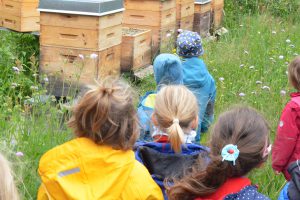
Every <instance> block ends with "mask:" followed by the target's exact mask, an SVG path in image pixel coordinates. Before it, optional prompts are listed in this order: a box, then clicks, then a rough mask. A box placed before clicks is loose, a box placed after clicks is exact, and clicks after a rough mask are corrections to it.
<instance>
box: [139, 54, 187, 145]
mask: <svg viewBox="0 0 300 200" xmlns="http://www.w3.org/2000/svg"><path fill="white" fill-rule="evenodd" d="M153 70H154V79H155V82H156V88H157V91H159V90H160V88H161V87H162V86H163V85H180V84H183V74H182V67H181V61H180V59H179V57H178V56H176V55H173V54H160V55H159V56H157V57H156V58H155V60H154V63H153ZM157 91H149V92H147V93H146V94H145V95H144V96H143V97H142V98H141V99H140V103H139V105H138V117H139V122H140V126H141V131H140V133H141V134H140V141H152V134H153V132H154V127H153V124H152V122H151V115H152V113H153V110H154V102H155V98H156V93H157Z"/></svg>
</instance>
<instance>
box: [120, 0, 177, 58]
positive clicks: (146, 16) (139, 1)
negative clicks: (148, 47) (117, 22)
mask: <svg viewBox="0 0 300 200" xmlns="http://www.w3.org/2000/svg"><path fill="white" fill-rule="evenodd" d="M124 5H125V8H126V10H125V12H124V20H123V22H124V23H123V27H130V28H141V29H150V30H151V31H152V55H153V56H154V55H155V54H156V53H157V52H159V51H160V49H161V47H162V46H166V45H165V43H166V40H165V37H166V35H167V36H168V35H169V33H170V32H172V34H173V33H174V32H175V29H176V0H165V1H160V0H125V4H124ZM161 42H162V44H161Z"/></svg>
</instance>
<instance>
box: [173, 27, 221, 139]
mask: <svg viewBox="0 0 300 200" xmlns="http://www.w3.org/2000/svg"><path fill="white" fill-rule="evenodd" d="M203 52H204V51H203V48H202V44H201V37H200V36H199V35H198V34H197V33H195V32H191V31H183V32H182V33H180V35H179V36H178V38H177V54H178V55H179V56H181V57H182V69H183V83H184V85H185V86H187V87H188V88H189V89H190V90H191V91H192V92H193V93H194V94H195V96H196V97H197V100H198V106H199V114H198V116H199V124H198V130H197V141H200V134H201V132H206V131H207V129H208V128H209V126H210V124H211V123H212V121H213V119H214V103H215V98H216V86H215V81H214V79H213V77H212V76H211V75H210V73H209V72H208V70H207V68H206V66H205V63H204V62H203V60H201V59H200V58H198V57H199V56H201V55H202V54H203Z"/></svg>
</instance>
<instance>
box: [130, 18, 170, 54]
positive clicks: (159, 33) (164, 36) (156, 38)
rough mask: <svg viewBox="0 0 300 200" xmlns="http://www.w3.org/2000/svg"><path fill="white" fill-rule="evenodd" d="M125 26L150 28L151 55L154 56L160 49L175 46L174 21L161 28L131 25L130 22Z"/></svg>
mask: <svg viewBox="0 0 300 200" xmlns="http://www.w3.org/2000/svg"><path fill="white" fill-rule="evenodd" d="M127 27H130V28H140V29H146V30H151V34H152V38H151V40H152V44H151V47H152V57H154V56H155V55H156V54H158V53H159V52H160V51H164V50H165V49H166V48H168V49H172V48H174V46H175V36H176V24H175V23H174V24H171V25H168V26H165V27H163V28H158V27H153V26H142V25H132V24H127Z"/></svg>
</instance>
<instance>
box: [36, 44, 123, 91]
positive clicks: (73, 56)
mask: <svg viewBox="0 0 300 200" xmlns="http://www.w3.org/2000/svg"><path fill="white" fill-rule="evenodd" d="M120 56H121V45H117V46H114V47H111V48H108V49H105V50H103V51H90V50H86V49H74V48H63V47H55V46H41V47H40V73H41V74H47V75H48V77H49V78H50V84H51V85H52V86H53V87H54V90H53V91H52V93H53V94H54V95H56V96H66V94H67V92H68V91H69V87H71V86H72V85H73V86H74V85H79V87H82V86H87V85H94V84H95V80H96V81H97V80H100V79H101V78H103V77H105V76H107V75H119V73H120ZM63 87H66V88H63ZM65 89H66V90H65Z"/></svg>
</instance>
